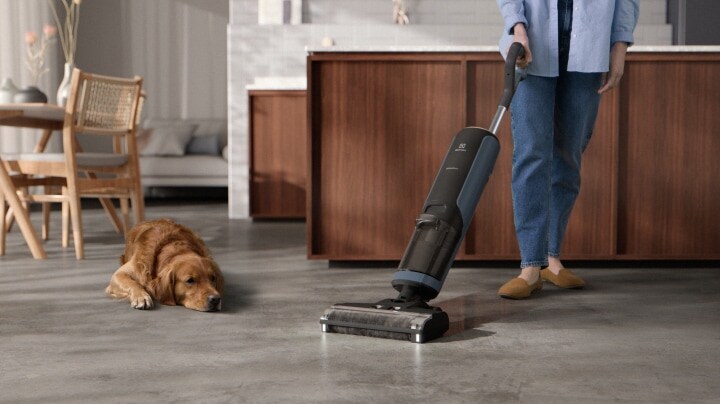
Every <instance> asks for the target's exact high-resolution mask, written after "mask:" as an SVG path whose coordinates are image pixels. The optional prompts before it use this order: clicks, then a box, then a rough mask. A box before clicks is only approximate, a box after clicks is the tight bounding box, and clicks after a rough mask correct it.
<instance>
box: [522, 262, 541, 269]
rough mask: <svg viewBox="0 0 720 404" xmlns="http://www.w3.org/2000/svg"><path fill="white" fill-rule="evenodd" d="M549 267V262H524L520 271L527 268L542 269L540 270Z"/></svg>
mask: <svg viewBox="0 0 720 404" xmlns="http://www.w3.org/2000/svg"><path fill="white" fill-rule="evenodd" d="M547 266H548V261H547V260H544V261H523V262H521V263H520V269H523V268H527V267H540V268H546V267H547Z"/></svg>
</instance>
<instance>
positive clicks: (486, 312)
mask: <svg viewBox="0 0 720 404" xmlns="http://www.w3.org/2000/svg"><path fill="white" fill-rule="evenodd" d="M437 306H440V307H442V309H443V310H444V311H445V312H446V313H447V314H448V316H449V317H450V329H449V330H448V331H447V332H446V333H445V335H444V337H443V338H448V337H453V336H456V337H460V336H461V337H463V338H462V339H473V338H481V337H489V336H491V335H493V334H494V333H493V332H489V331H482V330H478V329H477V328H480V327H481V326H482V325H484V324H488V323H492V322H495V321H498V320H501V319H503V318H506V317H509V316H512V315H514V314H517V313H518V312H520V311H523V310H524V308H523V307H520V306H518V305H508V304H506V302H505V301H503V300H502V299H498V298H497V297H496V296H488V295H486V294H482V295H481V294H472V295H465V296H459V297H456V298H454V299H450V300H445V301H442V302H438V303H437ZM456 339H457V338H453V340H456Z"/></svg>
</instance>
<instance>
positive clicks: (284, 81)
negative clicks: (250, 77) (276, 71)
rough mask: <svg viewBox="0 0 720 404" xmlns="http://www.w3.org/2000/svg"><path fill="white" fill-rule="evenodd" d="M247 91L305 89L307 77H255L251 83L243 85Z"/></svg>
mask: <svg viewBox="0 0 720 404" xmlns="http://www.w3.org/2000/svg"><path fill="white" fill-rule="evenodd" d="M245 88H246V89H247V90H248V91H252V90H265V91H272V90H286V91H289V90H298V91H301V90H305V89H307V79H306V78H305V77H302V76H298V77H279V76H278V77H256V78H255V81H254V82H253V83H252V84H248V85H246V86H245Z"/></svg>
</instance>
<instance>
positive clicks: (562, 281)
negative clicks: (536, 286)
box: [540, 268, 585, 289]
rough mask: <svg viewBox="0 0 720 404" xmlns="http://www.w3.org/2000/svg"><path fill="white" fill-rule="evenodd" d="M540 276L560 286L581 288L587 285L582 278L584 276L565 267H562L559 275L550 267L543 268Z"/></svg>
mask: <svg viewBox="0 0 720 404" xmlns="http://www.w3.org/2000/svg"><path fill="white" fill-rule="evenodd" d="M540 278H541V279H542V280H545V281H548V282H550V283H552V284H553V285H555V286H557V287H559V288H565V289H580V288H582V287H583V286H585V281H584V280H582V278H580V277H579V276H577V275H575V274H574V273H572V272H570V270H569V269H565V268H563V269H561V270H560V272H559V273H558V274H557V275H555V274H554V273H552V272H551V271H550V270H549V269H543V270H542V271H540Z"/></svg>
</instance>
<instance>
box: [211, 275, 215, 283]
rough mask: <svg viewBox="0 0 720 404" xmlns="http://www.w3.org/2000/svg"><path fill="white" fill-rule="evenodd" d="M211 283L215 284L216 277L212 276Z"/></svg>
mask: <svg viewBox="0 0 720 404" xmlns="http://www.w3.org/2000/svg"><path fill="white" fill-rule="evenodd" d="M210 282H213V283H215V275H210Z"/></svg>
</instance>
